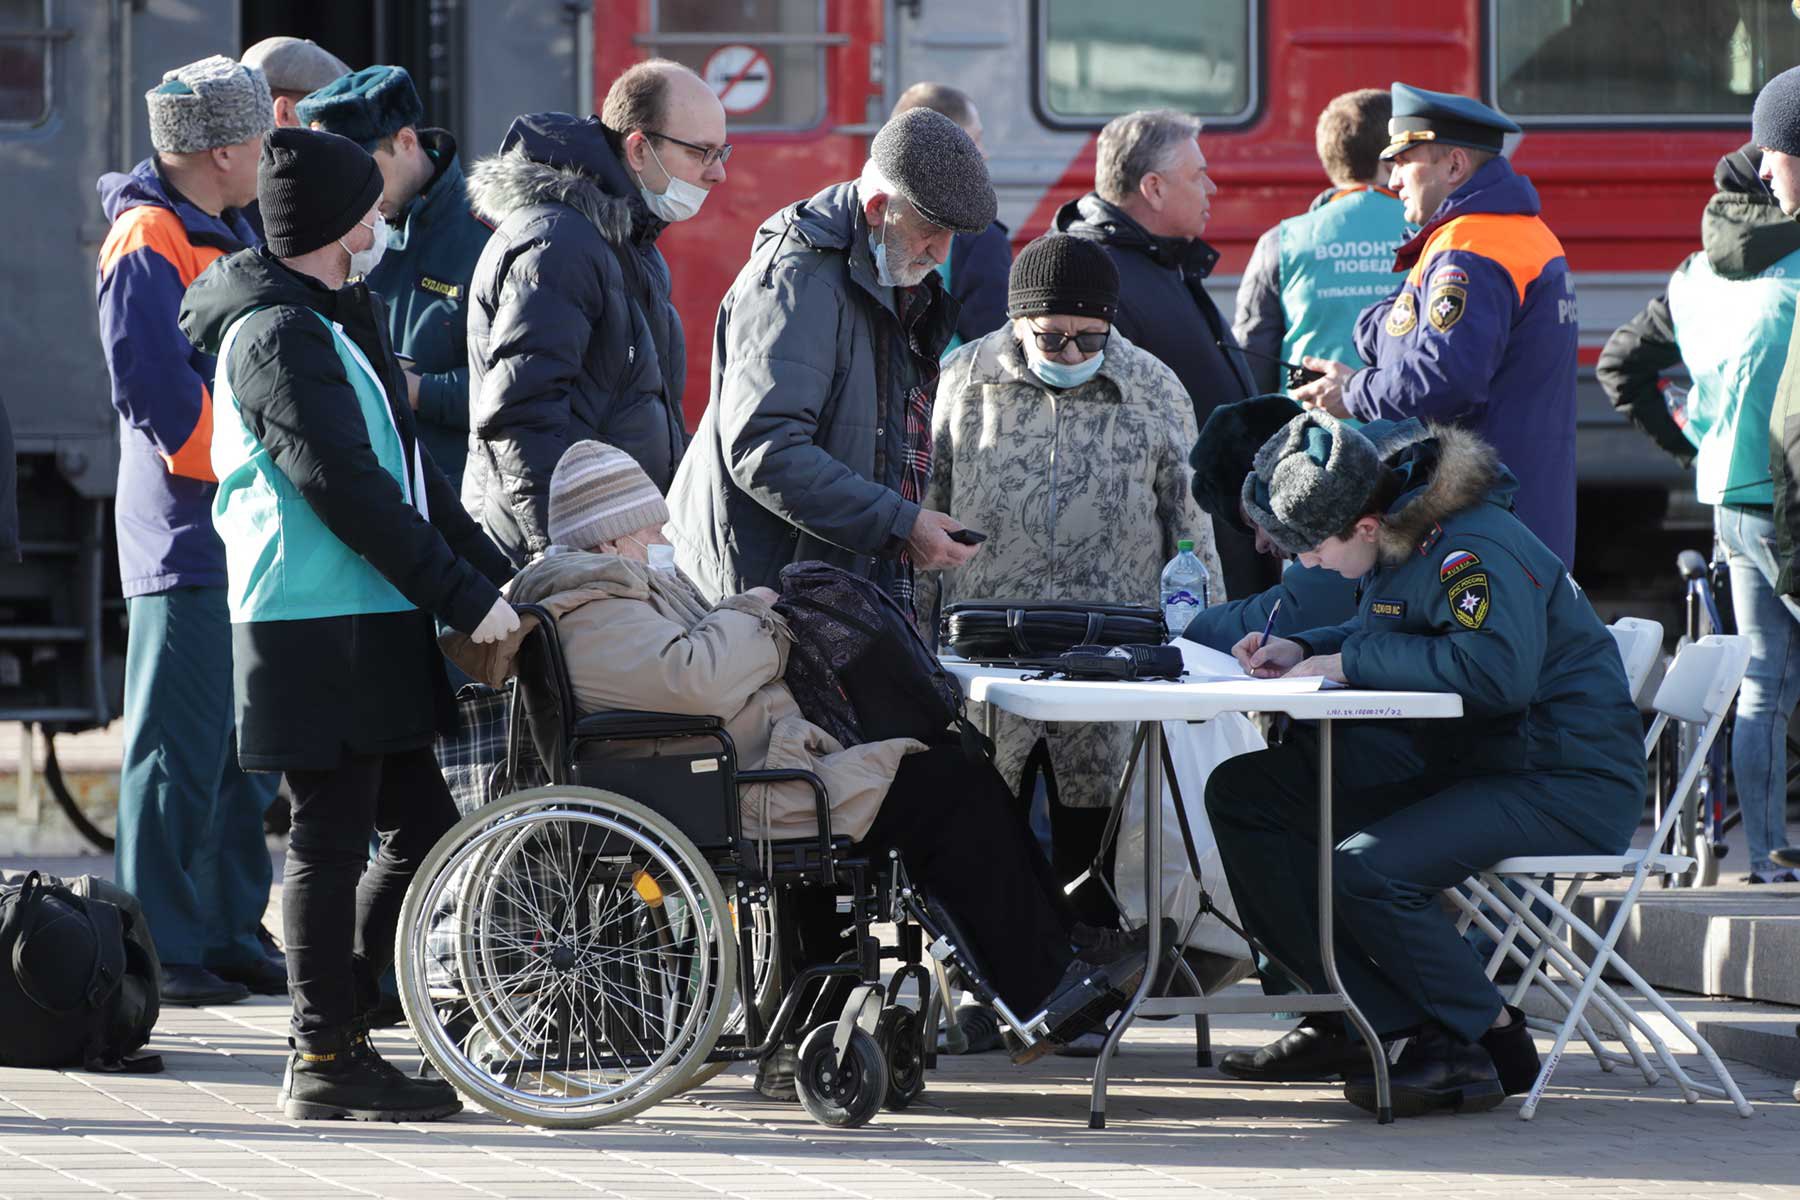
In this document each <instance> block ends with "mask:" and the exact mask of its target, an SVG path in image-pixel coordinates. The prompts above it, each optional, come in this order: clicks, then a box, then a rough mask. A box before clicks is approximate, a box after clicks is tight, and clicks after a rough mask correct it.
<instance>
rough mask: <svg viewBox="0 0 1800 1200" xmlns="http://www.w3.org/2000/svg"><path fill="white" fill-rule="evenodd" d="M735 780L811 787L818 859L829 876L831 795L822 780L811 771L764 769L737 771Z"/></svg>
mask: <svg viewBox="0 0 1800 1200" xmlns="http://www.w3.org/2000/svg"><path fill="white" fill-rule="evenodd" d="M737 782H738V784H739V785H740V786H741V785H743V784H746V783H804V784H806V785H807V786H808V787H810V788H812V794H813V811H814V813H815V815H816V816H817V818H818V823H819V861H820V862H822V863H824V864H825V872H826V874H827V875H828V876H829V875H830V874H831V871H832V867H831V861H832V860H831V797H830V796H829V795H827V794H826V791H825V783H824V781H823V780H821V779H820V778H819V777H818V776H817V775H814V774H813V773H812V772H811V771H799V770H764V771H739V772H738V773H737Z"/></svg>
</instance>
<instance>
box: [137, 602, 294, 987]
mask: <svg viewBox="0 0 1800 1200" xmlns="http://www.w3.org/2000/svg"><path fill="white" fill-rule="evenodd" d="M125 603H126V610H127V612H128V613H129V616H130V621H131V627H130V635H129V637H128V639H127V642H126V652H125V714H124V716H125V745H124V752H123V756H122V763H121V766H120V770H119V825H118V858H117V869H118V880H119V886H121V887H123V888H124V889H125V890H126V891H128V892H131V893H132V894H133V895H135V896H136V897H137V898H138V902H139V903H140V904H142V905H143V906H144V916H145V917H146V918H147V919H148V921H149V924H150V932H151V934H152V936H154V937H155V939H156V952H157V954H158V955H159V956H160V957H161V958H162V960H163V961H164V962H166V963H194V964H199V965H202V966H208V967H221V968H234V967H235V968H244V967H249V966H252V965H254V964H255V963H256V962H258V961H259V960H260V959H261V958H262V956H263V949H262V945H261V943H260V942H258V941H257V936H256V935H257V929H258V927H259V926H260V925H261V924H262V918H263V910H264V909H266V908H267V907H268V905H269V884H270V882H271V881H272V879H273V877H274V871H273V867H272V866H271V864H270V861H269V847H268V844H267V843H266V842H265V841H264V840H263V811H264V810H265V809H267V808H268V806H269V801H270V799H271V798H273V796H274V795H275V778H274V777H273V776H271V775H250V774H246V773H245V772H243V771H242V770H240V769H239V768H238V762H237V742H236V739H235V737H234V736H233V731H232V723H233V715H232V693H231V617H230V615H229V613H228V612H227V611H226V605H225V589H224V588H222V587H219V588H196V587H187V588H172V589H170V590H169V591H166V592H158V593H157V594H155V595H153V596H133V597H132V598H131V599H129V600H127V601H126V602H125Z"/></svg>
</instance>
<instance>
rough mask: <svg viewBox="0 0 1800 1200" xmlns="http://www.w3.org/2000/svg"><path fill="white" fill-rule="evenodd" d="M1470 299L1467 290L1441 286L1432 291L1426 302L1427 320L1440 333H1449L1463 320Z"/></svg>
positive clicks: (1450, 285)
mask: <svg viewBox="0 0 1800 1200" xmlns="http://www.w3.org/2000/svg"><path fill="white" fill-rule="evenodd" d="M1468 299H1469V293H1468V291H1467V289H1465V288H1460V287H1457V286H1455V285H1454V284H1439V285H1438V286H1436V287H1434V288H1432V289H1431V296H1430V298H1429V299H1427V300H1426V301H1425V319H1426V320H1427V321H1430V322H1431V327H1432V328H1433V329H1435V330H1437V331H1438V332H1439V333H1449V332H1450V327H1451V326H1452V325H1454V324H1456V323H1457V322H1458V321H1460V320H1462V315H1463V309H1464V307H1466V306H1467V304H1468Z"/></svg>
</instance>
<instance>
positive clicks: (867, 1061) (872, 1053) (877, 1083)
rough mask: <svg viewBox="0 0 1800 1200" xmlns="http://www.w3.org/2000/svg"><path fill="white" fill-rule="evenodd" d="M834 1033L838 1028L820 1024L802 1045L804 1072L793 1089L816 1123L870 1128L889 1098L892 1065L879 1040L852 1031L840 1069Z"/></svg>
mask: <svg viewBox="0 0 1800 1200" xmlns="http://www.w3.org/2000/svg"><path fill="white" fill-rule="evenodd" d="M835 1029H836V1025H835V1024H826V1025H821V1026H819V1027H818V1028H817V1029H814V1030H813V1031H812V1032H811V1033H809V1034H807V1035H806V1040H804V1041H802V1042H801V1043H800V1070H799V1073H798V1074H796V1075H795V1076H794V1086H795V1088H796V1089H797V1090H798V1091H799V1093H800V1103H801V1104H802V1105H804V1106H805V1108H806V1111H807V1112H809V1113H811V1114H812V1117H813V1119H814V1120H815V1121H817V1122H819V1123H820V1124H821V1125H830V1126H833V1127H835V1128H838V1129H855V1128H856V1127H857V1126H858V1125H866V1124H867V1123H868V1121H869V1118H870V1117H872V1116H874V1115H875V1114H876V1112H878V1111H879V1110H880V1108H881V1102H882V1100H884V1099H885V1098H886V1096H887V1091H888V1078H887V1063H886V1062H885V1061H884V1059H883V1056H882V1053H881V1047H880V1046H878V1045H877V1044H876V1042H875V1039H874V1038H872V1037H870V1036H869V1035H868V1034H867V1033H866V1032H864V1031H863V1030H861V1029H853V1030H851V1031H850V1045H849V1047H848V1050H849V1052H848V1053H847V1054H846V1055H845V1056H844V1062H843V1064H842V1065H841V1066H840V1065H839V1063H838V1061H837V1055H836V1054H834V1053H833V1052H832V1048H831V1035H832V1033H833V1031H834V1030H835Z"/></svg>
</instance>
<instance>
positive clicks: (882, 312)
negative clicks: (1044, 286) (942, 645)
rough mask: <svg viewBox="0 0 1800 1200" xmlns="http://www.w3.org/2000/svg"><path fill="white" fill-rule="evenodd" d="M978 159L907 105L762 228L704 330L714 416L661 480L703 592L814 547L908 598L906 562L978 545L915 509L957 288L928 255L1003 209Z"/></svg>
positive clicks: (947, 123) (769, 571) (758, 581)
mask: <svg viewBox="0 0 1800 1200" xmlns="http://www.w3.org/2000/svg"><path fill="white" fill-rule="evenodd" d="M995 209H996V205H995V200H994V190H993V188H992V186H990V184H989V183H988V174H987V166H986V165H985V164H984V163H983V161H982V158H981V153H980V151H979V150H977V149H976V147H975V143H974V142H973V141H971V140H970V139H969V136H968V134H966V133H964V132H963V131H962V130H961V129H959V128H958V127H957V125H956V123H955V122H954V121H952V120H950V119H949V118H948V117H946V116H944V115H943V114H941V113H937V112H933V111H931V110H930V109H925V108H917V109H913V110H911V111H909V112H905V113H901V114H900V115H899V116H896V117H895V118H894V119H893V120H891V121H889V122H888V123H887V125H886V126H884V127H883V128H882V130H881V132H880V133H879V134H877V135H876V137H875V140H874V143H873V145H872V146H871V148H870V156H869V161H868V163H867V164H865V166H864V168H863V171H862V175H861V177H860V178H858V179H857V180H855V181H852V182H846V183H840V184H836V185H834V186H832V187H829V188H826V189H825V190H824V191H822V192H820V193H819V194H818V195H816V196H814V197H812V198H811V199H810V200H802V201H800V202H799V203H797V204H792V205H789V206H788V207H787V208H785V209H783V210H781V211H780V212H778V213H776V214H775V215H774V216H772V217H770V218H769V219H768V220H767V221H765V222H763V225H762V227H761V228H760V229H759V230H757V234H756V244H755V248H754V249H753V251H752V252H751V256H750V261H749V262H748V263H747V264H746V265H745V266H744V269H743V270H742V271H741V272H739V274H738V277H737V280H736V281H735V282H734V283H733V284H732V286H731V290H730V291H729V292H727V293H726V295H725V301H724V303H723V304H721V305H720V306H719V318H718V322H717V324H716V326H715V327H714V331H713V361H712V389H711V397H710V402H709V403H708V405H707V408H706V415H705V416H704V417H702V418H701V420H700V428H699V429H698V430H697V431H696V432H695V434H694V441H693V443H692V445H691V446H690V447H689V449H688V453H687V456H686V457H685V458H684V459H683V460H682V463H681V468H680V470H679V471H678V472H677V473H676V476H675V482H674V485H673V486H672V487H671V488H670V491H669V507H670V511H671V514H672V520H671V523H670V526H669V534H670V540H671V541H673V542H674V544H675V547H676V558H677V562H678V563H679V564H680V566H681V568H682V569H683V570H684V571H686V572H687V573H688V575H689V577H690V578H692V579H693V580H694V581H695V582H696V583H698V584H699V585H700V587H701V589H702V590H703V591H705V592H707V593H708V594H709V595H711V596H713V597H718V596H724V595H732V594H735V593H738V592H744V591H748V590H749V589H751V588H753V587H777V586H779V583H780V574H781V568H782V567H784V566H786V565H787V564H788V563H791V562H798V561H801V560H804V559H823V560H824V561H826V562H830V563H834V564H836V565H838V566H841V567H844V568H846V569H848V570H851V571H855V572H857V573H858V574H860V575H864V576H866V577H869V578H872V579H875V580H876V581H877V582H878V583H880V584H881V586H882V587H883V588H884V589H886V590H887V591H888V593H889V594H890V595H892V596H893V597H894V598H895V599H896V600H898V601H899V602H900V604H901V605H902V607H906V608H909V609H910V607H911V602H912V577H913V573H914V572H915V571H929V570H934V569H938V568H942V567H951V566H957V565H960V564H961V563H963V562H965V561H967V560H968V559H969V558H970V557H971V556H972V555H973V554H974V553H975V549H974V547H973V546H966V545H963V544H961V543H959V542H957V541H955V540H952V538H951V537H950V536H949V535H950V534H951V533H952V532H954V531H955V530H958V529H960V528H962V526H961V523H960V522H958V521H957V520H956V519H955V518H953V517H951V516H949V515H947V514H945V513H940V512H933V511H931V510H929V509H926V508H924V507H923V506H922V505H921V503H920V498H921V497H922V496H923V494H924V483H925V480H926V478H927V476H928V475H929V473H930V469H931V407H932V402H933V397H934V395H935V391H936V385H937V364H938V358H939V356H940V355H941V354H942V353H943V350H944V347H945V345H946V344H947V343H948V342H949V340H950V336H951V334H952V332H953V331H954V329H955V325H956V302H955V301H954V300H953V299H951V298H950V297H949V296H948V295H946V294H945V293H944V290H943V287H942V284H941V281H940V278H939V276H938V273H937V269H936V268H937V265H938V264H939V263H941V262H942V261H943V260H944V257H945V255H947V254H948V253H949V252H950V240H951V237H952V235H953V234H957V233H969V232H978V231H980V230H983V229H986V228H987V227H988V225H989V224H990V223H991V222H992V221H993V219H994V214H995Z"/></svg>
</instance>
